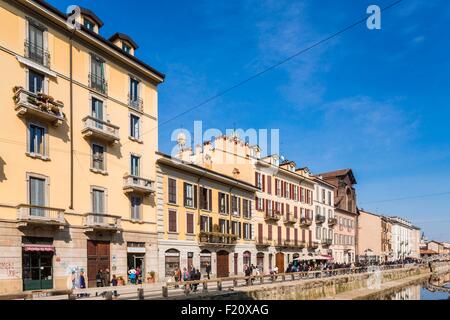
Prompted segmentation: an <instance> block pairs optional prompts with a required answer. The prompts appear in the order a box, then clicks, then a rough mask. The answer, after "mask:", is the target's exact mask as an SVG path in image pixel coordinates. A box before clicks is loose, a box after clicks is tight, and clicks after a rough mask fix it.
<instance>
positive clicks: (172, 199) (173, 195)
mask: <svg viewBox="0 0 450 320" xmlns="http://www.w3.org/2000/svg"><path fill="white" fill-rule="evenodd" d="M169 203H172V204H176V203H177V180H175V179H172V178H169Z"/></svg>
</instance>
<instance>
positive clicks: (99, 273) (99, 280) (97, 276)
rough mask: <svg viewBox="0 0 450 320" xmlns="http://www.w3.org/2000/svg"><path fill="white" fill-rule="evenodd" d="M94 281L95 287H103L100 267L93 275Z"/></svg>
mask: <svg viewBox="0 0 450 320" xmlns="http://www.w3.org/2000/svg"><path fill="white" fill-rule="evenodd" d="M95 283H96V284H97V287H103V270H102V269H100V270H98V272H97V275H96V276H95Z"/></svg>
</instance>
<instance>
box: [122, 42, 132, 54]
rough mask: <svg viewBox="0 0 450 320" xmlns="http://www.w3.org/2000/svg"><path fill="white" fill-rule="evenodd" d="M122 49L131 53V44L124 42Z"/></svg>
mask: <svg viewBox="0 0 450 320" xmlns="http://www.w3.org/2000/svg"><path fill="white" fill-rule="evenodd" d="M122 50H123V51H125V52H126V53H128V54H131V47H130V46H129V45H127V44H126V43H122Z"/></svg>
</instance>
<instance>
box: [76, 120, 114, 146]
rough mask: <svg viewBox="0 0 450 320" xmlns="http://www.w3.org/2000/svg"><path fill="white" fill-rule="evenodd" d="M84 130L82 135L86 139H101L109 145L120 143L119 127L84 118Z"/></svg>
mask: <svg viewBox="0 0 450 320" xmlns="http://www.w3.org/2000/svg"><path fill="white" fill-rule="evenodd" d="M83 122H84V128H83V130H81V133H82V134H83V136H84V137H92V138H95V139H100V140H103V141H105V142H108V143H116V142H119V140H120V137H119V127H118V126H115V125H113V124H111V123H109V122H106V121H103V120H100V119H96V118H94V117H92V116H87V117H84V118H83Z"/></svg>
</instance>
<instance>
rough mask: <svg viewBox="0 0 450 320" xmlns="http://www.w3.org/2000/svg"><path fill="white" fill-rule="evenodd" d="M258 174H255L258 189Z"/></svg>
mask: <svg viewBox="0 0 450 320" xmlns="http://www.w3.org/2000/svg"><path fill="white" fill-rule="evenodd" d="M258 174H259V173H258V172H255V187H257V188H258Z"/></svg>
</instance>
